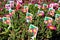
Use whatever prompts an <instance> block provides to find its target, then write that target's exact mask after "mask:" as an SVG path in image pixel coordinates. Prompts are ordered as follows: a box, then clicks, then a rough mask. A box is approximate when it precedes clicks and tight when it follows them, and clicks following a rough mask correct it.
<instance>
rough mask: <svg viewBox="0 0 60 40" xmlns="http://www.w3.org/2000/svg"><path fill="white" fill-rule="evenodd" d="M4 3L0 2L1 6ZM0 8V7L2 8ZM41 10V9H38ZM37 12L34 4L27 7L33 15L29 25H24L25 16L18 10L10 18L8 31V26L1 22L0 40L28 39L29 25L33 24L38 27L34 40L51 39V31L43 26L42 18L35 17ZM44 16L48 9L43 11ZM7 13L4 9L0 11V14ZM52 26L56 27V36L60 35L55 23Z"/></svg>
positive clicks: (58, 26)
mask: <svg viewBox="0 0 60 40" xmlns="http://www.w3.org/2000/svg"><path fill="white" fill-rule="evenodd" d="M4 4H5V3H4V2H2V6H3V5H4ZM2 6H0V7H2ZM39 10H43V9H39ZM37 11H38V7H37V6H36V7H35V5H34V4H32V5H29V13H31V14H33V20H32V22H31V23H26V19H25V18H26V14H24V13H23V12H21V10H18V11H16V12H15V15H13V16H12V18H11V27H10V29H8V27H9V25H7V24H4V23H3V22H2V21H1V22H0V28H2V31H1V30H0V31H1V32H0V40H25V39H26V38H27V40H28V39H30V37H31V35H32V34H30V33H29V32H28V29H29V25H30V24H33V25H35V26H37V27H38V33H37V37H36V38H35V40H39V39H43V38H51V37H52V35H54V34H53V30H50V29H47V27H46V24H44V17H37V14H36V13H37ZM44 12H45V16H48V15H47V12H48V9H46V10H44ZM8 13H9V12H8V11H6V9H5V8H4V9H3V11H0V14H2V15H4V14H8ZM55 13H56V14H57V13H59V12H58V11H56V12H55ZM53 25H56V27H57V30H56V31H57V32H56V34H59V33H60V25H59V24H56V22H55V21H53Z"/></svg>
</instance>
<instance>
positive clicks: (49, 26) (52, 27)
mask: <svg viewBox="0 0 60 40" xmlns="http://www.w3.org/2000/svg"><path fill="white" fill-rule="evenodd" d="M47 28H49V29H51V30H56V27H55V26H53V25H50V24H49V25H48V26H47Z"/></svg>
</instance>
